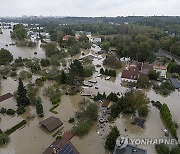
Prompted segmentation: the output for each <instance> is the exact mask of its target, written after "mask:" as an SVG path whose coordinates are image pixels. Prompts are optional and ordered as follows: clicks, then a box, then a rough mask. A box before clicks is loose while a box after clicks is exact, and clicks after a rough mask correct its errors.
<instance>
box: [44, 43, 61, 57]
mask: <svg viewBox="0 0 180 154" xmlns="http://www.w3.org/2000/svg"><path fill="white" fill-rule="evenodd" d="M42 47H43V48H44V50H45V53H46V56H47V57H51V56H52V55H55V54H58V53H59V50H58V49H57V44H56V43H54V42H50V43H46V44H43V45H42Z"/></svg>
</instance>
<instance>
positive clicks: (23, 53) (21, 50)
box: [0, 29, 45, 58]
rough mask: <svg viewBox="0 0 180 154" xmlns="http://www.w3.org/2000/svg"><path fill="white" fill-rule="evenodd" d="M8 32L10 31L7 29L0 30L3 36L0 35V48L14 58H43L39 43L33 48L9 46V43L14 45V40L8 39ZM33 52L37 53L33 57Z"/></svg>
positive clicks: (43, 53)
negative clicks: (7, 51)
mask: <svg viewBox="0 0 180 154" xmlns="http://www.w3.org/2000/svg"><path fill="white" fill-rule="evenodd" d="M10 31H11V30H9V29H2V32H3V34H1V35H0V48H5V49H7V50H9V51H10V52H11V53H12V54H13V57H14V58H18V57H22V58H45V52H44V50H43V49H42V48H41V47H40V43H39V44H38V46H37V47H35V48H29V47H16V46H14V45H9V44H11V43H16V41H15V40H13V39H11V38H10ZM6 45H8V46H6ZM34 52H37V55H35V54H34Z"/></svg>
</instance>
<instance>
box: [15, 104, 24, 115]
mask: <svg viewBox="0 0 180 154" xmlns="http://www.w3.org/2000/svg"><path fill="white" fill-rule="evenodd" d="M24 112H26V109H25V108H24V106H22V105H20V106H18V108H17V110H16V113H17V114H18V115H20V114H23V113H24Z"/></svg>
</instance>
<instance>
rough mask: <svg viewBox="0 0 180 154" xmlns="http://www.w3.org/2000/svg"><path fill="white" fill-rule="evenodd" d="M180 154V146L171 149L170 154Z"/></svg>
mask: <svg viewBox="0 0 180 154" xmlns="http://www.w3.org/2000/svg"><path fill="white" fill-rule="evenodd" d="M179 153H180V147H179V146H175V147H173V148H172V149H171V152H170V154H179Z"/></svg>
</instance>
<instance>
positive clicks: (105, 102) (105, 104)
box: [101, 100, 110, 107]
mask: <svg viewBox="0 0 180 154" xmlns="http://www.w3.org/2000/svg"><path fill="white" fill-rule="evenodd" d="M109 104H110V101H108V100H104V101H103V103H102V105H101V106H102V107H108V105H109Z"/></svg>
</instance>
